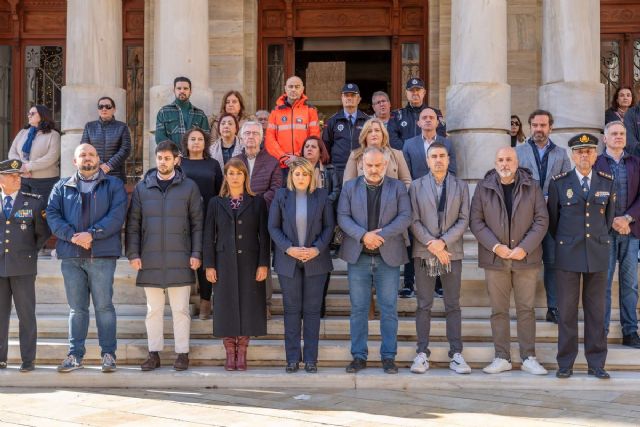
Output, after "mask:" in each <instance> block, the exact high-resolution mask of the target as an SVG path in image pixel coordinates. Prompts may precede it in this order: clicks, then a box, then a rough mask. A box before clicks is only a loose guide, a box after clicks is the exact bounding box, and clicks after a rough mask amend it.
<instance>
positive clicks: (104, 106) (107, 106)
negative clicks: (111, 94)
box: [98, 104, 113, 110]
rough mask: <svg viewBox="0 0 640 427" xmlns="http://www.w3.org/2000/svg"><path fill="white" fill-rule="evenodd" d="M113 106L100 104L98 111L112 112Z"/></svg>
mask: <svg viewBox="0 0 640 427" xmlns="http://www.w3.org/2000/svg"><path fill="white" fill-rule="evenodd" d="M112 108H113V105H107V104H98V110H111V109H112Z"/></svg>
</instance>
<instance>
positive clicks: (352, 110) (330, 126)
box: [322, 83, 369, 183]
mask: <svg viewBox="0 0 640 427" xmlns="http://www.w3.org/2000/svg"><path fill="white" fill-rule="evenodd" d="M341 99H342V110H341V111H338V112H337V113H335V114H334V115H333V116H331V118H329V120H327V122H326V123H325V125H324V128H323V130H322V141H323V142H324V145H326V146H327V150H329V153H330V155H331V163H332V164H333V166H334V167H335V170H336V173H337V175H338V182H340V183H341V182H342V176H343V174H344V168H345V166H346V164H347V160H349V154H351V151H352V150H354V149H356V148H358V147H359V146H360V144H359V143H358V138H359V137H360V131H361V130H362V126H363V125H364V122H366V121H367V120H369V116H368V115H366V114H365V113H363V112H362V111H360V110H358V104H360V100H361V98H360V88H358V85H357V84H355V83H347V84H345V85H344V86H343V87H342V96H341Z"/></svg>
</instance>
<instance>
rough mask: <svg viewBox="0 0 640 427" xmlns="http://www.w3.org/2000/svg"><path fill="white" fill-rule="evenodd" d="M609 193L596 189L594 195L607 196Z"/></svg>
mask: <svg viewBox="0 0 640 427" xmlns="http://www.w3.org/2000/svg"><path fill="white" fill-rule="evenodd" d="M610 194H611V193H609V192H608V191H596V194H595V195H594V196H595V197H604V196H609V195H610Z"/></svg>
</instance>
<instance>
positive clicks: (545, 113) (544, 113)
mask: <svg viewBox="0 0 640 427" xmlns="http://www.w3.org/2000/svg"><path fill="white" fill-rule="evenodd" d="M535 116H547V117H549V126H553V115H552V114H551V113H550V112H548V111H547V110H540V109H538V110H534V111H533V112H532V113H531V114H529V126H531V120H533V118H534V117H535Z"/></svg>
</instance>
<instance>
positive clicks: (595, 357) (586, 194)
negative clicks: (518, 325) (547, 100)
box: [548, 133, 616, 379]
mask: <svg viewBox="0 0 640 427" xmlns="http://www.w3.org/2000/svg"><path fill="white" fill-rule="evenodd" d="M597 146H598V140H597V138H596V137H595V136H593V135H590V134H587V133H583V134H578V135H576V136H574V137H573V138H571V139H570V140H569V148H570V149H571V157H572V159H573V161H574V163H575V165H576V167H575V168H574V169H573V170H571V171H569V172H565V173H563V174H560V175H557V176H555V177H554V178H553V181H551V184H550V185H549V200H548V209H549V231H550V233H551V235H552V236H553V238H554V239H555V242H556V259H555V268H556V277H557V281H558V283H559V284H561V286H558V312H559V322H558V355H557V356H556V359H557V361H558V371H557V372H556V377H558V378H569V377H570V376H571V375H573V363H574V361H575V359H576V356H577V355H578V303H579V300H580V279H581V278H582V281H583V287H582V306H583V310H584V348H585V357H586V359H587V364H588V367H589V370H588V373H589V375H594V376H595V377H596V378H600V379H606V378H609V374H608V373H607V371H606V370H605V369H604V365H605V361H606V358H607V339H606V336H605V330H604V318H605V313H604V311H605V294H606V289H607V269H608V267H609V265H608V264H609V263H608V261H609V247H610V245H611V237H610V236H609V232H610V231H611V226H612V224H613V219H614V216H615V203H616V193H615V186H614V182H613V177H612V176H611V175H609V174H606V173H604V172H597V171H595V170H593V165H594V163H595V162H596V158H597V152H596V148H597Z"/></svg>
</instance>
